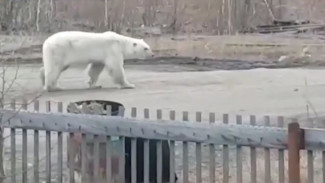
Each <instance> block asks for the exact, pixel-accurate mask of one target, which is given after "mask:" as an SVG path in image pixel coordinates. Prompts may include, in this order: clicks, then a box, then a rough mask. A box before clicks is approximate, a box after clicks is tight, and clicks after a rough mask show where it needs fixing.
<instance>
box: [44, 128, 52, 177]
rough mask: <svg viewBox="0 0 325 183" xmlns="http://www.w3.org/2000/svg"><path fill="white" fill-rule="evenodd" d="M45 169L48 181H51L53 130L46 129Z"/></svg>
mask: <svg viewBox="0 0 325 183" xmlns="http://www.w3.org/2000/svg"><path fill="white" fill-rule="evenodd" d="M45 146H46V147H45V151H46V154H45V157H46V160H45V169H46V170H45V171H46V183H50V182H51V131H46V137H45Z"/></svg>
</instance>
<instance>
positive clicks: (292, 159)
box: [288, 122, 304, 183]
mask: <svg viewBox="0 0 325 183" xmlns="http://www.w3.org/2000/svg"><path fill="white" fill-rule="evenodd" d="M288 132H289V135H288V154H289V162H288V163H289V183H300V152H299V151H300V149H301V148H303V146H304V133H303V130H302V129H300V127H299V124H298V123H297V122H293V123H290V124H289V125H288Z"/></svg>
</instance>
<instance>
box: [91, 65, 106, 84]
mask: <svg viewBox="0 0 325 183" xmlns="http://www.w3.org/2000/svg"><path fill="white" fill-rule="evenodd" d="M104 67H105V64H103V63H92V64H90V68H89V71H88V76H89V80H88V85H89V88H101V86H100V85H99V86H95V84H96V82H97V80H98V77H99V74H100V73H101V72H102V71H103V69H104Z"/></svg>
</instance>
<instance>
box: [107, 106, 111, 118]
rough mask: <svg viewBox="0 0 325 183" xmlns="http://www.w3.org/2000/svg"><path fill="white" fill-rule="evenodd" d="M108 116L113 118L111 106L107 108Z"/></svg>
mask: <svg viewBox="0 0 325 183" xmlns="http://www.w3.org/2000/svg"><path fill="white" fill-rule="evenodd" d="M106 115H107V116H111V115H112V106H111V105H107V106H106Z"/></svg>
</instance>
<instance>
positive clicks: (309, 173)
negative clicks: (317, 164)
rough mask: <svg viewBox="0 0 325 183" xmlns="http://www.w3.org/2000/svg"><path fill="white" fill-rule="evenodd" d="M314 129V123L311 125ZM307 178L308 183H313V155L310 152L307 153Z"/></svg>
mask: <svg viewBox="0 0 325 183" xmlns="http://www.w3.org/2000/svg"><path fill="white" fill-rule="evenodd" d="M311 125H312V128H314V123H311ZM307 177H308V183H314V153H313V151H312V150H308V151H307Z"/></svg>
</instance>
